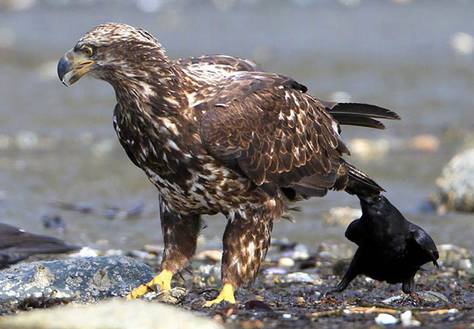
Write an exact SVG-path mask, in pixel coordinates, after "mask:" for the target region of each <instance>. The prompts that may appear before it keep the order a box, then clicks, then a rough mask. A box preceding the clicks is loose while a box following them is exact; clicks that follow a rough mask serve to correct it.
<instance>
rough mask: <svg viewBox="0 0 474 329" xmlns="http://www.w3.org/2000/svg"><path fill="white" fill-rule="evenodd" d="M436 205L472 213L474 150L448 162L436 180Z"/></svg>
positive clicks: (473, 206)
mask: <svg viewBox="0 0 474 329" xmlns="http://www.w3.org/2000/svg"><path fill="white" fill-rule="evenodd" d="M436 185H437V186H438V195H437V196H436V197H435V198H434V199H435V200H434V201H435V202H436V203H438V205H443V206H446V207H447V208H448V209H453V210H460V211H468V212H474V148H472V149H469V150H466V151H464V152H462V153H460V154H458V155H456V156H455V157H454V158H452V159H451V161H449V163H448V164H447V165H446V167H444V169H443V172H442V174H441V177H439V178H438V179H437V180H436Z"/></svg>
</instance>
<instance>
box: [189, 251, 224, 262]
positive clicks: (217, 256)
mask: <svg viewBox="0 0 474 329" xmlns="http://www.w3.org/2000/svg"><path fill="white" fill-rule="evenodd" d="M221 257H222V250H217V249H211V250H204V251H201V252H200V253H198V254H197V255H196V257H195V258H196V259H198V260H208V261H211V262H214V263H217V262H219V261H220V260H221Z"/></svg>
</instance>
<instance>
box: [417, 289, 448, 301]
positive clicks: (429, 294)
mask: <svg viewBox="0 0 474 329" xmlns="http://www.w3.org/2000/svg"><path fill="white" fill-rule="evenodd" d="M416 294H417V295H418V297H419V298H421V299H422V300H423V301H424V302H426V303H438V302H440V301H442V302H445V303H449V299H448V297H446V296H445V295H443V294H442V293H439V292H436V291H431V290H428V291H419V292H417V293H416Z"/></svg>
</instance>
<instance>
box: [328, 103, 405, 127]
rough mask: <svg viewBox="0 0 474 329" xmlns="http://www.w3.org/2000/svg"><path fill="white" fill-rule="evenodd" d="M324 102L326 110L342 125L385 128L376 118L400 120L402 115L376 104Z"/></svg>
mask: <svg viewBox="0 0 474 329" xmlns="http://www.w3.org/2000/svg"><path fill="white" fill-rule="evenodd" d="M322 103H323V105H324V106H325V107H326V110H327V111H328V112H329V113H330V114H331V115H332V116H333V117H334V119H336V121H337V122H339V124H341V125H351V126H362V127H369V128H376V129H384V128H385V126H384V124H383V123H382V122H380V121H379V120H376V119H388V120H400V116H399V115H398V114H397V113H395V112H393V111H391V110H388V109H385V108H383V107H379V106H376V105H370V104H361V103H330V102H322Z"/></svg>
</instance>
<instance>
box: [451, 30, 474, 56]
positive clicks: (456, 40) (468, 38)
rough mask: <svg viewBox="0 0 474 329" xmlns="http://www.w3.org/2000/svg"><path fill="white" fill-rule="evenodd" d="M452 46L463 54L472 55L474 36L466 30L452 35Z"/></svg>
mask: <svg viewBox="0 0 474 329" xmlns="http://www.w3.org/2000/svg"><path fill="white" fill-rule="evenodd" d="M450 44H451V48H453V50H454V51H455V52H456V53H458V54H461V55H470V54H472V53H473V51H474V38H473V37H472V35H470V34H468V33H465V32H457V33H455V34H454V35H453V36H452V37H451V41H450Z"/></svg>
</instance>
